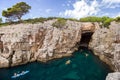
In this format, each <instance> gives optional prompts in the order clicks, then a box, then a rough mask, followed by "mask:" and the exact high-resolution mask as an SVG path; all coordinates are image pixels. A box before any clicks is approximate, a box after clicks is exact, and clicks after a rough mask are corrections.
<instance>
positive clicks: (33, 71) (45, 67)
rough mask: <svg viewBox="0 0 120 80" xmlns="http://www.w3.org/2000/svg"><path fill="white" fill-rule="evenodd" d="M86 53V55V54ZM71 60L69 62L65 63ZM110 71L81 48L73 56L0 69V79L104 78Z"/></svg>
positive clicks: (86, 79)
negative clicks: (16, 74) (18, 75)
mask: <svg viewBox="0 0 120 80" xmlns="http://www.w3.org/2000/svg"><path fill="white" fill-rule="evenodd" d="M86 54H88V55H86ZM68 60H71V62H70V64H65V63H66V61H68ZM26 70H29V71H30V72H29V73H27V74H25V75H23V76H20V77H18V78H15V79H12V78H11V76H13V74H14V73H19V72H22V71H26ZM109 72H111V70H110V69H109V68H108V66H107V65H106V64H104V63H103V62H101V61H100V60H99V59H98V58H97V57H96V56H94V55H93V54H92V53H91V52H90V51H88V50H81V51H77V52H75V53H74V55H73V56H71V57H67V58H62V59H57V60H51V61H49V62H47V63H40V62H33V63H29V64H26V65H22V66H17V67H13V68H7V69H0V80H105V77H106V75H107V74H108V73H109Z"/></svg>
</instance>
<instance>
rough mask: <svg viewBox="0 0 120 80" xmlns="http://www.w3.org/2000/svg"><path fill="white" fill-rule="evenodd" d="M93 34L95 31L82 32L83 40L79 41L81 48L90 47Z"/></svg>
mask: <svg viewBox="0 0 120 80" xmlns="http://www.w3.org/2000/svg"><path fill="white" fill-rule="evenodd" d="M92 35H93V32H86V33H82V36H81V40H80V43H79V49H81V48H88V45H89V42H90V40H91V38H92Z"/></svg>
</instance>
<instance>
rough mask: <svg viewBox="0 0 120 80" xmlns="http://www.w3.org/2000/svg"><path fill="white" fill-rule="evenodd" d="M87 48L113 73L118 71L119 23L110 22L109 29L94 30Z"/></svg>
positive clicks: (119, 48)
mask: <svg viewBox="0 0 120 80" xmlns="http://www.w3.org/2000/svg"><path fill="white" fill-rule="evenodd" d="M89 47H90V48H91V49H92V50H93V51H94V53H95V54H96V55H98V56H99V57H100V59H101V60H103V61H104V62H106V63H107V64H109V65H110V66H111V68H112V69H113V70H114V71H120V23H117V22H112V23H111V25H110V28H109V29H107V28H101V29H98V30H96V31H95V33H94V34H93V36H92V40H91V42H90V44H89Z"/></svg>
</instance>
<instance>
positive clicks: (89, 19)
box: [80, 16, 113, 27]
mask: <svg viewBox="0 0 120 80" xmlns="http://www.w3.org/2000/svg"><path fill="white" fill-rule="evenodd" d="M80 21H81V22H102V23H103V26H104V27H108V26H109V25H110V22H112V21H113V18H109V17H107V16H103V17H95V16H90V17H85V18H81V19H80Z"/></svg>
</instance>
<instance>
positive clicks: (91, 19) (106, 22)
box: [0, 16, 120, 28]
mask: <svg viewBox="0 0 120 80" xmlns="http://www.w3.org/2000/svg"><path fill="white" fill-rule="evenodd" d="M52 19H57V21H56V22H55V23H53V24H52V25H53V27H57V28H59V27H62V26H64V25H65V24H66V21H67V20H70V21H77V22H102V26H104V27H108V26H109V25H110V22H112V21H116V22H120V17H117V18H110V17H107V16H103V17H95V16H89V17H84V18H80V19H79V20H77V19H74V18H60V17H49V18H43V17H40V18H34V19H27V20H22V21H21V22H20V21H16V22H6V23H0V27H1V26H7V25H11V24H20V23H32V24H35V23H38V22H41V23H43V22H44V21H47V20H52Z"/></svg>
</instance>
